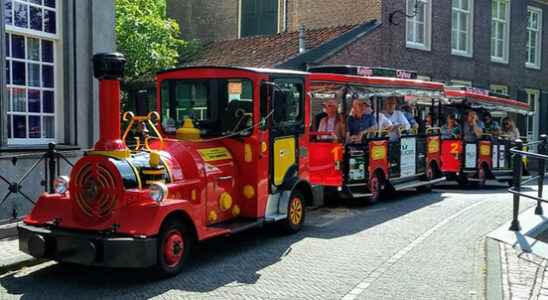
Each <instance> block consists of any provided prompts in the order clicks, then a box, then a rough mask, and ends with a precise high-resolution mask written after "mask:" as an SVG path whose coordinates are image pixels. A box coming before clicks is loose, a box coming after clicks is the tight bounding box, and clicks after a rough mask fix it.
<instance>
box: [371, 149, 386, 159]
mask: <svg viewBox="0 0 548 300" xmlns="http://www.w3.org/2000/svg"><path fill="white" fill-rule="evenodd" d="M371 158H372V159H373V160H381V159H385V158H386V148H385V147H384V146H373V147H372V148H371Z"/></svg>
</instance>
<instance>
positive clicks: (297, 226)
mask: <svg viewBox="0 0 548 300" xmlns="http://www.w3.org/2000/svg"><path fill="white" fill-rule="evenodd" d="M304 219H305V198H304V196H303V194H302V193H301V192H299V191H293V192H292V193H291V196H290V197H289V202H288V203H287V216H286V218H285V219H284V220H282V221H281V222H280V225H281V227H282V230H283V231H284V232H285V233H287V234H294V233H297V232H299V231H300V230H301V229H302V227H303V224H304Z"/></svg>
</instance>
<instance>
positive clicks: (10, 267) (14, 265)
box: [0, 257, 48, 275]
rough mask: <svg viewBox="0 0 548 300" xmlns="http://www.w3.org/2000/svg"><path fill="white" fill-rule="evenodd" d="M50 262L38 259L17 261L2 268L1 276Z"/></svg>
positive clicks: (0, 267)
mask: <svg viewBox="0 0 548 300" xmlns="http://www.w3.org/2000/svg"><path fill="white" fill-rule="evenodd" d="M46 261H48V260H46V259H37V258H34V257H31V258H25V259H15V260H13V261H12V262H9V263H7V264H5V265H2V266H0V275H4V274H6V273H8V272H13V271H17V270H19V269H21V268H25V267H32V266H36V265H39V264H41V263H44V262H46Z"/></svg>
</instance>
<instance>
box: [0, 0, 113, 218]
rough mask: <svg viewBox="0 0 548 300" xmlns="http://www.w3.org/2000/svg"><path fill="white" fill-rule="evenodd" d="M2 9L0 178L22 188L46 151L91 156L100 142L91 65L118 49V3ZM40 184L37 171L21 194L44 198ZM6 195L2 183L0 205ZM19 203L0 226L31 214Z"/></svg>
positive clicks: (16, 3) (10, 202)
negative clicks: (99, 56)
mask: <svg viewBox="0 0 548 300" xmlns="http://www.w3.org/2000/svg"><path fill="white" fill-rule="evenodd" d="M0 6H1V7H2V9H1V12H0V17H1V22H0V23H1V25H0V35H1V36H2V37H4V42H2V47H1V48H0V51H1V55H2V60H0V65H1V68H2V69H4V70H5V71H4V72H0V83H1V86H2V93H0V115H1V117H0V129H1V130H0V176H2V177H4V178H6V179H7V181H9V182H17V181H18V179H20V178H22V176H23V174H24V173H25V172H26V170H28V169H29V168H30V167H31V166H32V164H34V162H35V161H36V160H37V159H38V158H39V157H40V156H41V155H42V153H43V152H44V150H46V149H48V144H49V143H56V144H57V145H58V149H60V150H63V149H86V148H89V147H90V146H91V145H92V144H93V142H94V140H95V139H96V134H97V132H98V130H97V128H98V124H99V120H98V113H97V110H98V106H97V96H98V90H97V83H96V82H95V81H94V79H93V76H92V73H93V72H92V65H91V57H92V55H93V54H94V53H97V52H104V51H113V50H114V49H115V40H114V17H115V16H114V1H113V0H0ZM22 154H24V156H20V158H19V159H17V160H15V161H14V160H13V159H12V157H14V156H19V155H22ZM68 155H69V157H70V156H77V155H78V154H77V152H74V154H68ZM14 162H16V163H14ZM43 178H44V168H43V167H42V165H40V168H38V169H37V171H35V172H33V173H31V175H30V176H29V177H28V178H27V179H25V180H24V181H23V182H21V184H20V185H21V191H23V190H25V194H26V195H27V196H29V198H31V199H34V198H35V197H36V196H37V195H38V194H39V193H40V192H43V190H44V187H43V186H41V185H40V183H42V180H43ZM8 191H9V189H8V186H7V183H5V182H3V181H0V197H1V198H0V200H1V199H3V198H4V196H5V194H6V193H7V192H8ZM20 196H21V195H17V193H15V194H13V195H10V196H8V197H7V198H6V199H5V200H4V201H2V202H0V220H2V219H4V218H6V217H7V216H13V215H14V214H15V215H21V214H24V213H26V211H28V207H29V205H28V204H29V203H28V201H24V200H21V197H20Z"/></svg>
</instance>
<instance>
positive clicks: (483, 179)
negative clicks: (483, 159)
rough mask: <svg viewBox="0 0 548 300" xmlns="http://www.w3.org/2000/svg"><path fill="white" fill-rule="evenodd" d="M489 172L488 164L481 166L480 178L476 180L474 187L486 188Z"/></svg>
mask: <svg viewBox="0 0 548 300" xmlns="http://www.w3.org/2000/svg"><path fill="white" fill-rule="evenodd" d="M488 173H489V169H488V168H487V167H486V166H481V167H480V168H479V170H478V178H477V181H474V187H475V188H480V189H481V188H484V187H485V183H486V182H487V174H488Z"/></svg>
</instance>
